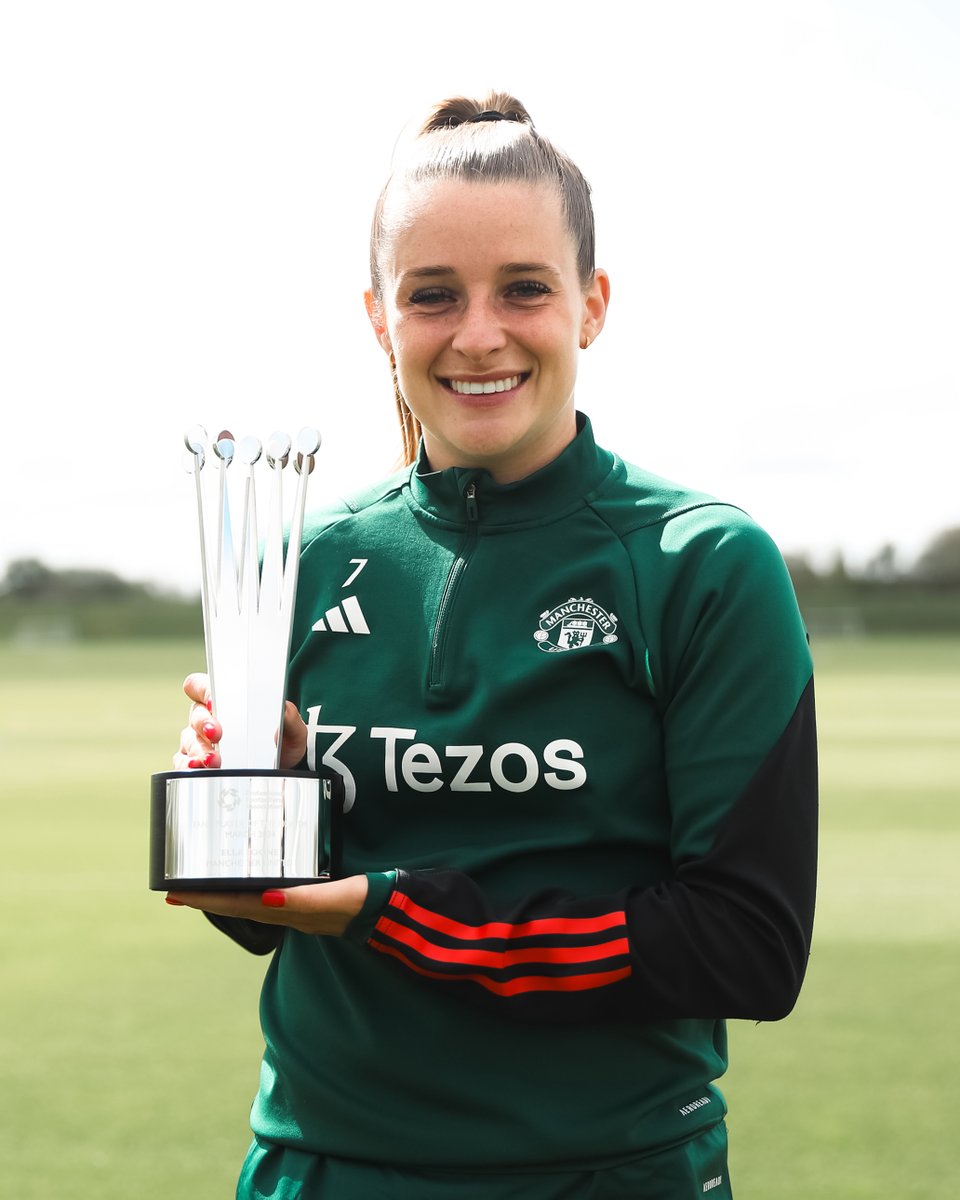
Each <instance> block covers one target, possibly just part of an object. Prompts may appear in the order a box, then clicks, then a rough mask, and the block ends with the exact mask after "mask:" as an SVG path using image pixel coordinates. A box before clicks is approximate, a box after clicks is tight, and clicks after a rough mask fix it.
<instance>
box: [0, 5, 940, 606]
mask: <svg viewBox="0 0 960 1200" xmlns="http://www.w3.org/2000/svg"><path fill="white" fill-rule="evenodd" d="M489 86H495V87H502V88H505V89H508V90H511V91H513V92H514V93H515V94H517V95H518V96H519V97H520V98H521V99H522V100H523V101H524V103H525V104H526V105H527V106H528V108H529V109H530V110H531V112H532V114H533V117H534V120H535V121H536V123H537V125H538V126H539V127H540V128H541V129H542V130H543V131H544V132H545V133H547V134H548V135H549V136H551V137H552V138H553V139H554V140H555V141H557V142H558V143H559V144H560V145H561V146H563V147H564V148H565V149H567V150H568V151H569V152H570V153H571V154H572V156H573V157H574V158H575V159H576V160H577V162H578V163H579V165H580V166H581V167H582V169H583V170H584V172H585V174H586V175H587V177H588V179H589V180H590V181H591V183H592V185H593V189H594V198H595V204H596V211H597V218H598V241H599V246H598V251H599V253H598V258H599V262H600V264H601V265H603V266H605V267H606V268H607V269H608V271H609V272H610V274H611V276H612V279H613V301H612V307H611V310H610V315H609V319H608V322H607V327H606V329H605V331H604V333H603V335H602V337H601V338H600V339H599V340H598V342H597V343H596V344H595V345H594V346H593V347H591V349H590V350H589V351H588V352H587V354H585V355H584V356H582V366H581V375H580V380H579V384H578V390H577V399H578V403H579V405H580V407H582V408H583V409H585V410H586V411H587V412H589V413H590V414H591V416H592V417H593V420H594V424H595V426H596V429H597V433H598V436H599V438H600V440H601V441H602V442H603V443H604V444H606V445H608V446H610V447H612V448H613V449H616V450H618V451H619V452H620V453H621V454H622V455H623V456H624V457H625V458H628V459H630V460H632V461H634V462H637V463H639V464H640V465H642V466H644V467H647V468H649V469H650V470H653V471H656V472H658V473H660V474H663V475H667V476H669V477H672V478H675V479H678V480H680V481H682V482H684V483H689V484H691V485H693V486H695V487H699V488H703V489H705V490H708V491H712V492H714V493H716V494H718V495H720V496H722V497H723V498H724V499H729V500H731V501H733V502H734V503H738V504H740V505H741V506H742V507H744V508H746V509H747V510H748V511H750V512H751V513H752V514H753V515H754V516H755V517H756V518H757V519H758V520H760V521H761V523H762V524H764V525H765V526H766V527H767V528H768V529H769V530H770V532H771V533H772V534H773V536H774V537H775V538H776V540H777V541H778V542H779V544H780V545H781V547H782V548H783V549H784V550H786V551H797V550H804V549H806V550H808V551H810V552H812V553H813V554H814V555H815V557H817V558H819V559H821V560H823V559H825V558H826V557H828V556H829V555H830V553H831V552H832V551H833V550H834V549H836V548H842V549H843V550H844V552H845V553H846V554H847V556H848V558H850V559H851V560H853V561H863V560H864V559H865V558H867V557H869V555H870V554H872V553H873V552H874V551H875V550H877V549H878V548H879V546H880V545H881V544H883V543H884V542H886V541H892V542H894V543H895V544H896V545H897V546H898V547H899V548H900V550H901V552H902V555H903V560H904V562H909V561H910V559H911V558H912V557H913V556H914V555H915V554H916V553H917V551H919V550H920V549H921V548H922V547H923V546H924V545H925V544H926V542H927V541H929V539H930V537H931V536H932V535H933V534H934V533H936V532H937V531H939V530H941V529H943V528H945V527H947V526H949V525H956V524H960V482H958V481H960V471H958V467H957V459H958V451H960V364H958V344H960V343H958V331H960V219H958V215H957V214H958V213H960V5H958V4H956V3H954V2H953V0H930V2H927V3H924V2H923V0H860V2H855V0H796V2H790V0H754V2H750V0H724V2H722V3H717V2H715V0H671V2H670V3H666V2H665V0H654V2H649V0H639V2H635V3H633V4H628V3H620V2H606V0H594V3H592V4H589V5H584V4H582V3H576V4H573V3H566V2H563V0H548V2H528V3H524V2H523V0H514V2H513V3H511V4H509V5H492V4H486V5H485V4H471V5H454V4H451V3H450V2H449V0H445V2H443V3H434V2H429V3H415V2H412V0H407V2H405V3H397V2H396V0H393V2H390V3H378V2H374V0H367V2H366V3H363V4H354V5H332V4H321V3H319V2H310V3H307V2H305V0H290V2H283V3H266V2H262V3H250V2H247V3H243V2H238V0H189V2H183V0H166V2H164V3H159V2H156V3H154V2H146V0H143V2H136V0H134V2H131V0H117V2H114V3H106V2H104V0H85V2H84V3H75V2H71V0H63V2H60V3H57V2H45V0H30V3H20V4H15V3H9V4H3V5H2V7H0V405H2V409H0V422H2V429H3V439H2V449H0V453H2V456H3V461H2V467H0V505H2V526H0V571H2V569H3V568H4V567H5V565H6V563H7V562H8V561H9V560H11V559H13V558H19V557H26V556H35V557H39V558H42V559H43V560H44V561H46V562H47V563H49V564H51V565H54V566H75V565H90V566H102V567H108V568H111V569H114V570H118V571H120V572H121V573H123V574H125V575H127V576H129V577H132V578H138V579H152V580H155V581H158V582H161V583H167V584H170V585H172V586H177V587H185V588H190V589H194V588H195V587H196V586H197V583H198V579H199V566H198V557H197V551H196V535H195V525H194V518H193V515H192V507H191V505H192V498H191V491H190V489H191V486H192V485H191V481H190V480H189V478H188V477H187V476H186V475H185V474H184V473H183V471H182V468H181V446H182V443H181V437H182V434H183V431H184V430H185V429H186V428H187V427H188V426H190V425H192V424H194V423H200V424H203V425H205V426H206V427H207V428H208V429H209V430H210V431H211V432H215V431H217V430H219V429H220V428H223V427H229V428H231V429H232V430H233V431H234V432H235V433H236V434H237V436H242V435H244V434H250V433H255V434H258V435H260V436H262V437H266V436H268V435H269V434H270V433H271V432H272V431H273V430H274V429H276V428H279V429H286V430H288V431H290V432H291V433H294V434H295V433H296V431H297V430H298V429H299V428H300V427H301V426H302V425H305V424H314V425H317V426H318V427H319V428H320V429H321V430H322V432H323V436H324V447H323V449H322V450H321V457H320V466H319V472H318V474H317V475H315V476H314V481H315V482H314V483H312V484H311V487H312V489H313V494H312V499H313V500H318V499H321V498H322V497H323V496H324V495H325V494H326V493H328V492H338V491H340V490H341V489H350V488H351V487H353V486H359V485H361V484H363V483H364V482H368V481H371V480H373V479H375V478H376V477H378V476H379V475H381V474H384V473H385V472H386V471H387V470H388V469H389V468H390V466H391V464H392V461H393V459H394V456H395V454H396V450H397V442H396V437H395V431H394V426H393V417H392V411H391V404H392V399H391V393H390V386H389V379H388V376H387V371H386V365H385V362H384V360H383V357H382V354H381V352H380V351H379V349H378V348H377V346H376V344H375V342H374V340H373V336H372V334H371V332H370V330H369V328H368V326H367V324H366V318H365V315H364V312H363V305H362V292H363V289H364V287H365V286H366V282H367V278H366V258H367V235H368V229H369V219H370V214H371V211H372V207H373V203H374V199H375V197H376V194H377V192H378V190H379V188H380V185H381V183H382V181H383V179H384V178H385V176H386V172H387V167H388V162H389V158H390V154H391V150H392V147H393V144H394V141H395V139H396V137H397V135H398V133H399V131H400V129H401V127H402V126H403V125H404V124H405V122H406V121H407V120H408V119H409V118H411V117H414V116H419V115H420V114H421V113H422V111H423V110H424V109H425V108H426V107H427V106H428V105H429V104H430V103H431V102H432V101H434V100H438V99H441V98H443V97H444V96H446V95H448V94H450V93H455V92H459V91H466V92H478V91H483V90H485V89H486V88H487V87H489Z"/></svg>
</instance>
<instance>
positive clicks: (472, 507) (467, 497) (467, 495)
mask: <svg viewBox="0 0 960 1200" xmlns="http://www.w3.org/2000/svg"><path fill="white" fill-rule="evenodd" d="M463 499H464V501H465V502H466V505H467V520H468V521H479V520H480V505H479V504H477V485H476V484H475V483H468V484H467V486H466V487H465V488H464V492H463Z"/></svg>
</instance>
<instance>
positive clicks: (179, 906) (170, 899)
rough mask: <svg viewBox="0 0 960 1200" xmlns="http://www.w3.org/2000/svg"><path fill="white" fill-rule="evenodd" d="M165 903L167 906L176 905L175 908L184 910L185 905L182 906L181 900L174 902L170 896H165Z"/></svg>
mask: <svg viewBox="0 0 960 1200" xmlns="http://www.w3.org/2000/svg"><path fill="white" fill-rule="evenodd" d="M166 901H167V903H168V904H174V905H176V907H177V908H186V905H185V904H184V902H183V901H182V900H174V898H173V897H172V896H167V897H166Z"/></svg>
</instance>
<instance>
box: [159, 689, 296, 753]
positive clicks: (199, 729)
mask: <svg viewBox="0 0 960 1200" xmlns="http://www.w3.org/2000/svg"><path fill="white" fill-rule="evenodd" d="M183 690H184V692H185V693H186V695H187V696H188V698H189V699H190V700H191V701H192V704H191V705H190V714H189V716H188V718H187V725H186V727H185V728H184V729H183V730H181V733H180V749H179V750H178V751H177V753H176V754H175V755H174V756H173V769H174V770H175V771H186V770H193V769H196V768H198V767H219V766H220V754H219V752H218V750H217V746H218V745H219V743H220V739H221V738H222V737H223V729H222V727H221V725H220V722H219V721H218V720H217V719H216V717H215V716H214V715H213V711H212V707H211V701H210V679H209V677H208V676H207V675H203V674H201V673H200V672H196V673H195V674H193V675H188V676H187V677H186V679H185V680H184V681H183ZM280 736H281V738H282V740H281V743H280V768H281V770H289V769H290V768H291V767H295V766H296V765H297V763H298V762H300V761H301V759H302V758H303V756H304V755H305V754H306V752H307V727H306V725H304V723H303V718H302V717H301V716H300V714H299V713H298V712H297V708H296V705H295V704H294V703H293V702H292V701H291V700H288V701H287V703H286V707H285V708H284V711H283V729H282V730H281V731H280Z"/></svg>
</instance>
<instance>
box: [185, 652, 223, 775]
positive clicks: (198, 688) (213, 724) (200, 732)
mask: <svg viewBox="0 0 960 1200" xmlns="http://www.w3.org/2000/svg"><path fill="white" fill-rule="evenodd" d="M183 690H184V692H185V693H186V695H187V697H188V698H189V699H190V700H191V701H192V703H191V705H190V713H189V715H188V717H187V724H186V726H185V728H183V729H182V730H181V731H180V749H179V750H178V751H177V753H176V754H175V755H174V756H173V769H174V770H175V771H186V770H188V769H194V768H197V767H219V766H220V754H219V751H218V750H217V746H218V745H219V743H220V739H221V738H222V737H223V730H222V729H221V727H220V722H219V721H218V720H217V719H216V718H215V717H214V715H213V711H212V704H211V700H210V677H209V676H208V675H204V674H202V673H201V672H196V673H195V674H193V675H188V676H187V677H186V679H185V680H184V681H183Z"/></svg>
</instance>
